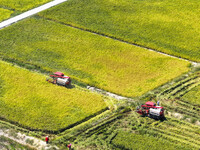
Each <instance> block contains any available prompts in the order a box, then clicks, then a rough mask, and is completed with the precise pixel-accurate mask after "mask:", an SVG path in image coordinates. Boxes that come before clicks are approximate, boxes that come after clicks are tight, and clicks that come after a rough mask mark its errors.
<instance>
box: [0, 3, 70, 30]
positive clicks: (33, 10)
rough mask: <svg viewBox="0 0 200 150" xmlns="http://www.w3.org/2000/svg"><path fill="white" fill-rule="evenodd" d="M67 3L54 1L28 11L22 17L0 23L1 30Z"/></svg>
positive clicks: (18, 16)
mask: <svg viewBox="0 0 200 150" xmlns="http://www.w3.org/2000/svg"><path fill="white" fill-rule="evenodd" d="M65 1H67V0H54V1H51V2H49V3H46V4H44V5H41V6H39V7H36V8H33V9H31V10H28V11H26V12H24V13H22V14H20V15H17V16H15V17H13V18H10V19H7V20H5V21H3V22H1V23H0V29H2V28H5V27H7V26H9V25H11V24H13V23H16V22H18V21H20V20H23V19H25V18H27V17H30V16H32V15H35V14H37V13H39V12H41V11H43V10H46V9H49V8H51V7H53V6H56V5H58V4H61V3H63V2H65Z"/></svg>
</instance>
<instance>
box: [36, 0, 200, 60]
mask: <svg viewBox="0 0 200 150" xmlns="http://www.w3.org/2000/svg"><path fill="white" fill-rule="evenodd" d="M199 7H200V2H199V1H197V0H174V1H171V0H165V1H162V0H156V1H153V0H143V1H139V0H134V1H132V0H120V1H118V0H93V1H91V0H84V1H82V0H70V1H68V2H67V3H64V4H62V5H59V6H57V7H54V8H52V9H49V10H47V11H45V12H41V13H40V16H43V17H46V18H50V19H52V20H56V21H60V22H63V23H65V24H70V25H73V26H78V27H81V28H84V29H89V30H91V31H94V32H98V33H101V34H105V35H109V36H112V37H115V38H118V39H122V40H125V41H129V42H131V43H135V44H139V45H143V46H145V47H150V48H153V49H156V50H158V51H162V52H165V53H168V54H172V55H176V56H178V57H183V58H187V59H190V60H194V61H200V51H199V39H200V25H199V18H200V13H199Z"/></svg>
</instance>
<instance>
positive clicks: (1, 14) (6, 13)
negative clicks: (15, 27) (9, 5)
mask: <svg viewBox="0 0 200 150" xmlns="http://www.w3.org/2000/svg"><path fill="white" fill-rule="evenodd" d="M12 13H13V11H11V10H8V9H3V8H0V22H1V21H3V20H5V19H8V18H10V15H11V14H12Z"/></svg>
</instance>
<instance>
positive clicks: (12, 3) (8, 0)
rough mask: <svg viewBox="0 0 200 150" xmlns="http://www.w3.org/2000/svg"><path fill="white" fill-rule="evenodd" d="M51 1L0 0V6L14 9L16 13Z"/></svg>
mask: <svg viewBox="0 0 200 150" xmlns="http://www.w3.org/2000/svg"><path fill="white" fill-rule="evenodd" d="M49 1H51V0H34V1H33V0H1V1H0V6H1V7H7V8H10V9H14V10H17V11H26V10H28V9H31V8H33V7H36V6H39V5H42V4H44V3H47V2H49Z"/></svg>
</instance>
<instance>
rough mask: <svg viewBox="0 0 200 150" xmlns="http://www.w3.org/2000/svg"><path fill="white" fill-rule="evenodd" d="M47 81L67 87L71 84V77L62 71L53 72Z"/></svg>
mask: <svg viewBox="0 0 200 150" xmlns="http://www.w3.org/2000/svg"><path fill="white" fill-rule="evenodd" d="M47 81H48V82H50V83H53V84H57V85H61V86H65V87H68V86H69V85H71V78H70V77H69V76H65V75H64V73H62V72H55V73H53V74H51V75H50V77H49V78H47Z"/></svg>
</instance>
